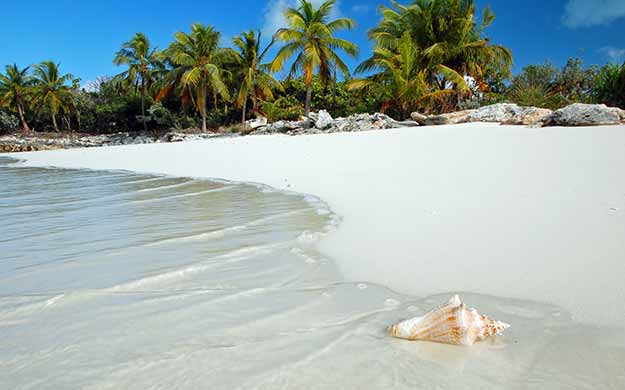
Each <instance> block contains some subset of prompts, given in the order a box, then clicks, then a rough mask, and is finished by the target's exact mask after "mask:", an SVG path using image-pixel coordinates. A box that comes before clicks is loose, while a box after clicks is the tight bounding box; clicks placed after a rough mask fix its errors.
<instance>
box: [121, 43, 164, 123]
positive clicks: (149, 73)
mask: <svg viewBox="0 0 625 390" xmlns="http://www.w3.org/2000/svg"><path fill="white" fill-rule="evenodd" d="M161 57H162V56H161V53H160V52H159V51H158V50H156V49H155V48H152V47H151V46H150V41H149V39H148V38H147V37H146V36H145V34H143V33H136V34H135V35H134V36H133V37H132V39H131V40H130V41H128V42H125V43H124V44H123V45H122V48H121V49H120V50H119V51H118V52H117V53H116V54H115V58H114V59H113V63H114V64H115V65H117V66H120V65H126V66H128V70H126V71H124V72H122V73H120V74H119V75H117V76H116V77H117V79H118V80H123V81H125V82H126V83H127V84H128V85H133V86H134V87H135V89H137V88H140V89H141V115H142V119H143V130H144V131H147V129H148V126H147V123H146V117H145V97H146V95H147V91H148V88H150V86H151V85H152V83H153V82H154V78H155V76H156V75H157V74H158V73H159V72H160V71H161V70H162V68H163V66H162V62H161Z"/></svg>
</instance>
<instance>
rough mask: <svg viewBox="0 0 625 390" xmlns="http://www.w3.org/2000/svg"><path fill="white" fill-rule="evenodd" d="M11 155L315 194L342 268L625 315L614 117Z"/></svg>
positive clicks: (624, 158)
mask: <svg viewBox="0 0 625 390" xmlns="http://www.w3.org/2000/svg"><path fill="white" fill-rule="evenodd" d="M17 156H18V157H20V158H24V159H26V160H27V161H28V164H29V165H38V166H50V165H52V166H57V167H67V168H91V169H124V170H132V171H137V172H146V173H147V172H150V173H163V174H171V175H178V176H193V177H207V178H223V179H228V180H233V181H246V182H258V183H264V184H267V185H270V186H273V187H275V188H279V189H286V190H292V191H297V192H302V193H310V194H314V195H317V196H319V197H321V198H322V199H323V200H325V201H327V202H328V203H329V204H330V206H331V207H332V208H333V210H334V211H335V212H336V213H338V214H339V215H340V216H342V217H343V218H344V220H343V223H342V224H341V226H340V228H339V229H338V231H337V232H336V233H334V234H333V235H331V236H330V237H328V238H327V239H326V240H324V242H323V243H322V246H321V249H322V250H323V252H324V253H326V254H328V255H330V256H331V257H332V258H333V259H335V260H336V261H337V262H338V265H339V268H340V269H341V271H342V273H343V274H344V275H345V277H346V278H347V279H349V280H358V281H368V282H374V283H378V284H382V285H385V286H388V287H389V288H392V289H395V290H397V291H400V292H403V293H409V294H416V295H421V296H423V295H429V294H435V293H444V292H473V293H482V294H489V295H494V296H501V297H512V298H520V299H527V300H534V301H538V302H545V303H552V304H555V305H558V306H560V307H562V308H563V309H564V310H566V311H569V312H570V313H571V314H572V315H573V317H574V318H575V319H576V320H579V321H582V322H587V323H595V324H604V325H606V324H607V325H611V326H616V327H621V326H622V321H623V318H624V314H623V309H624V308H625V306H624V304H623V302H624V301H625V283H623V276H624V275H625V176H624V175H623V168H624V167H625V127H624V126H612V127H594V128H543V129H528V128H524V127H512V126H499V125H495V124H466V125H457V126H440V127H425V128H411V129H400V130H392V131H383V132H367V133H343V134H333V135H324V136H298V137H287V136H258V137H245V138H233V139H218V140H209V141H200V142H189V143H178V144H154V145H131V146H123V147H108V148H99V149H81V150H63V151H49V152H36V153H23V154H19V155H17Z"/></svg>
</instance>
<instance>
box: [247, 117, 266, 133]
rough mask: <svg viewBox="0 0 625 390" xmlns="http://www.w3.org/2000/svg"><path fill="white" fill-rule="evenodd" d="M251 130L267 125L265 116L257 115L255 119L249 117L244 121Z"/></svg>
mask: <svg viewBox="0 0 625 390" xmlns="http://www.w3.org/2000/svg"><path fill="white" fill-rule="evenodd" d="M245 123H246V124H247V125H248V126H249V127H250V128H251V129H252V130H253V129H258V128H259V127H263V126H267V118H265V117H264V116H261V115H259V116H257V117H256V119H250V120H249V121H246V122H245Z"/></svg>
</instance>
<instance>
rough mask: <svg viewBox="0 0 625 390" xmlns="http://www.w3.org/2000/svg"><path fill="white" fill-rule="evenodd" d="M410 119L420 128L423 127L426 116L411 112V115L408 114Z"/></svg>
mask: <svg viewBox="0 0 625 390" xmlns="http://www.w3.org/2000/svg"><path fill="white" fill-rule="evenodd" d="M410 117H411V118H412V120H413V121H415V122H417V123H418V124H419V125H420V126H425V121H426V120H427V119H428V116H427V115H424V114H421V113H420V112H413V113H412V114H410Z"/></svg>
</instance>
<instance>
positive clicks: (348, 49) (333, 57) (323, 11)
mask: <svg viewBox="0 0 625 390" xmlns="http://www.w3.org/2000/svg"><path fill="white" fill-rule="evenodd" d="M335 3H336V0H326V1H325V2H324V3H322V4H321V5H320V6H319V8H318V9H314V7H313V5H312V4H311V2H309V1H307V0H300V5H299V7H298V8H288V9H287V10H286V11H285V12H284V16H285V17H286V20H287V22H288V24H289V28H281V29H279V30H278V32H276V35H275V37H276V38H277V39H278V40H280V41H282V42H285V45H284V46H283V47H282V48H281V49H280V51H278V54H277V55H276V58H275V59H274V60H273V62H272V64H271V71H272V72H277V71H279V70H281V69H282V68H283V67H284V65H285V63H286V62H287V61H288V60H289V59H290V58H292V57H293V56H295V61H293V64H292V65H291V69H290V71H289V77H292V76H294V75H296V74H298V73H300V72H302V73H303V75H304V82H305V84H306V103H305V111H306V114H308V113H309V112H310V105H311V101H312V80H313V75H314V73H315V71H318V73H319V76H320V78H321V80H322V82H323V83H324V84H327V83H328V81H330V80H331V79H332V69H333V68H334V67H336V68H338V70H340V71H341V73H342V74H343V76H344V77H346V78H347V77H349V74H350V73H349V69H348V67H347V65H345V63H344V62H343V60H342V59H341V57H340V56H339V55H338V53H337V50H342V51H343V52H345V53H347V54H348V55H349V56H352V57H356V56H357V55H358V48H357V46H356V45H355V44H353V43H352V42H349V41H347V40H344V39H340V38H336V37H335V36H334V33H335V32H337V31H340V30H344V29H352V28H353V27H354V25H355V22H354V21H353V20H352V19H348V18H339V19H335V20H332V21H328V18H329V16H330V13H331V11H332V7H334V4H335Z"/></svg>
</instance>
